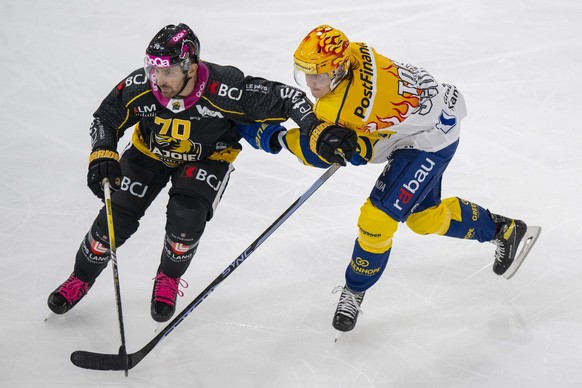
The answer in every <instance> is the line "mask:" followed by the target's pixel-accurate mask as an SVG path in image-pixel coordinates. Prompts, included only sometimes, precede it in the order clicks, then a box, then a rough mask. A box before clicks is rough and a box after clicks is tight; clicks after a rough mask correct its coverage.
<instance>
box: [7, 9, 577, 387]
mask: <svg viewBox="0 0 582 388" xmlns="http://www.w3.org/2000/svg"><path fill="white" fill-rule="evenodd" d="M581 20H582V3H580V2H578V1H574V0H552V1H550V0H515V1H506V0H487V1H485V0H463V1H461V0H448V1H447V0H435V1H428V0H416V1H404V0H400V1H393V0H376V1H359V2H354V1H345V0H336V1H333V2H331V1H318V2H311V1H305V0H296V1H285V2H277V1H267V0H259V1H234V0H230V1H220V0H218V1H214V2H203V1H183V0H175V1H172V2H164V1H150V0H142V1H137V0H130V1H119V0H118V1H111V0H100V1H94V0H92V1H71V0H68V1H67V0H54V1H39V0H36V1H33V0H18V1H14V0H5V1H3V2H2V4H1V5H0V63H1V65H2V66H1V70H0V102H1V106H2V108H1V109H0V125H1V132H0V133H1V139H2V141H1V142H0V177H1V179H0V199H1V201H0V349H1V350H0V386H1V387H6V388H19V387H51V388H52V387H59V388H68V387H75V388H78V387H220V388H222V387H253V388H257V387H269V388H270V387H278V388H287V387H293V388H294V387H310V388H311V387H333V388H335V387H357V388H360V387H378V388H380V387H413V388H416V387H447V388H453V387H459V388H465V387H471V388H479V387H528V388H531V387H536V388H537V387H552V388H553V387H581V386H582V281H581V278H582V255H581V254H580V252H579V251H580V249H581V246H582V227H581V226H580V225H581V224H582V211H581V210H580V206H579V198H580V194H582V178H581V175H582V152H581V149H582V131H581V128H580V120H579V119H577V118H576V117H578V116H579V115H580V109H579V107H578V105H579V104H578V99H579V95H580V93H581V92H582V67H581V63H582V38H581V34H582V23H581ZM177 22H185V23H188V24H189V25H190V26H192V27H193V29H194V30H195V31H196V33H197V34H198V36H199V38H200V40H201V42H202V57H203V58H204V59H205V60H209V61H213V62H217V63H221V64H233V65H236V66H238V67H240V68H241V69H242V70H244V71H245V72H246V73H248V74H253V75H258V76H263V77H267V78H271V79H276V80H280V81H283V82H286V83H290V84H292V83H293V79H292V66H291V56H292V53H293V51H294V49H295V47H296V45H297V44H298V43H299V41H300V40H301V39H302V37H303V36H304V35H305V34H306V33H307V32H308V31H309V30H310V29H311V28H312V27H314V26H316V25H318V24H322V23H329V24H332V25H334V26H336V27H338V28H340V29H342V30H344V32H346V34H347V35H348V36H349V37H350V38H351V39H352V40H354V41H358V40H359V41H367V42H369V43H371V44H372V45H374V46H375V47H376V48H377V49H378V50H379V51H380V52H382V53H384V54H385V55H387V56H390V57H392V58H394V59H396V60H399V61H402V62H411V63H413V64H416V65H418V66H422V67H425V68H426V69H428V70H429V71H430V72H431V73H432V74H433V75H434V76H435V77H436V78H437V79H438V80H439V81H441V82H447V83H453V84H456V85H457V86H458V87H459V88H460V89H461V90H462V92H463V93H464V95H465V98H466V100H467V103H468V109H469V116H468V117H467V118H466V120H464V122H463V132H462V141H461V145H460V147H459V150H458V152H457V155H456V158H455V159H454V161H453V162H452V164H451V165H450V167H449V169H448V172H447V174H446V175H445V179H444V186H443V195H444V196H445V197H446V196H452V195H457V196H460V197H464V198H466V199H469V200H472V201H474V202H476V203H478V204H480V205H482V206H484V207H488V208H490V209H491V210H493V211H495V212H498V213H501V214H505V215H509V216H514V217H520V218H523V219H525V220H526V221H527V222H528V223H530V224H537V225H541V226H542V227H543V232H542V235H541V237H540V239H539V241H538V244H537V245H536V247H535V248H534V250H533V251H532V253H531V255H530V257H529V258H528V259H527V260H526V262H525V263H524V265H523V266H522V267H521V269H520V271H519V272H518V273H517V274H516V276H515V277H514V278H513V279H511V280H510V281H507V280H505V279H503V278H501V277H497V276H496V275H494V274H493V273H492V271H491V263H492V257H493V250H494V247H493V246H492V245H490V244H478V243H476V242H468V241H461V240H455V239H447V238H441V237H435V236H428V237H423V236H418V235H414V234H413V233H412V232H410V231H409V230H408V229H407V228H406V226H401V228H400V230H399V231H398V233H397V236H396V239H395V244H394V248H393V252H392V256H391V258H390V264H389V266H388V269H387V271H386V272H385V274H384V276H383V278H382V279H381V280H380V282H379V283H378V284H377V285H376V286H375V287H374V288H373V289H371V290H370V291H369V292H368V294H367V295H366V300H365V302H364V305H363V308H364V311H365V314H364V315H363V316H362V317H361V319H360V321H359V322H358V326H357V328H356V330H355V331H353V332H351V333H349V334H345V335H343V336H342V337H341V338H340V340H339V341H338V342H337V343H335V344H334V342H333V339H334V336H335V332H334V330H333V329H332V327H331V324H330V322H331V318H332V314H333V311H334V308H335V304H336V301H337V294H336V295H332V294H331V290H332V289H333V288H334V287H335V286H337V285H341V284H343V281H344V280H343V273H344V270H345V267H346V265H347V263H348V260H349V256H350V253H351V249H352V244H353V240H354V238H355V236H356V233H357V228H356V219H357V216H358V210H359V207H360V205H361V204H362V203H363V200H364V198H365V197H366V195H367V194H368V193H369V191H370V190H371V188H372V185H373V183H374V181H375V178H376V176H377V175H378V174H379V173H380V171H381V168H382V166H368V167H348V168H345V169H342V170H340V171H339V172H338V173H337V174H336V175H335V176H333V177H332V178H331V179H330V181H328V182H327V183H326V184H325V185H324V186H323V187H322V188H321V190H320V191H318V192H317V193H316V194H315V195H314V196H313V197H312V198H311V199H310V200H309V201H308V202H307V203H306V204H305V205H304V206H303V207H302V208H301V209H299V210H298V211H297V213H296V214H295V215H293V216H292V218H291V219H289V220H288V221H287V222H286V223H285V224H284V225H283V226H282V227H281V228H280V229H279V230H278V231H277V232H276V233H275V234H274V235H273V236H272V237H271V238H269V239H268V240H267V241H266V242H265V243H264V245H263V246H261V247H260V248H259V249H258V250H257V251H256V252H255V253H254V254H253V255H252V256H251V257H250V258H249V259H248V260H247V261H246V262H245V263H244V264H243V265H242V266H241V267H240V268H239V269H238V270H237V271H236V272H235V273H233V275H232V276H230V277H229V278H228V279H227V280H226V281H224V282H223V283H222V284H221V285H220V287H218V288H217V290H216V291H215V292H214V293H212V294H211V295H210V296H209V297H208V299H206V300H205V301H204V302H203V303H202V304H201V305H200V306H199V307H198V308H197V309H196V310H194V311H193V312H192V314H191V315H190V316H189V317H188V318H187V319H186V320H185V321H183V322H182V324H181V325H180V326H178V328H176V329H175V330H174V331H173V332H172V333H171V334H170V336H168V337H167V338H166V339H165V340H164V341H162V342H161V343H160V344H159V345H158V346H157V347H156V348H155V349H154V350H153V351H152V352H151V353H150V354H149V355H148V356H147V357H146V358H145V359H144V360H143V361H142V362H141V363H140V364H139V365H137V366H136V367H135V368H134V369H132V370H131V371H130V374H129V377H128V378H126V377H124V376H123V373H120V372H99V371H88V370H83V369H79V368H76V367H75V366H73V365H72V364H71V362H70V361H69V356H70V353H71V352H73V351H75V350H79V349H82V350H91V351H100V352H108V353H109V352H116V350H117V349H118V347H119V330H118V324H117V313H116V309H115V302H114V293H113V281H112V275H111V269H110V268H108V269H107V270H106V271H105V272H104V273H103V275H102V276H101V277H100V278H99V280H98V281H97V283H95V286H94V287H93V289H92V290H91V292H90V294H89V295H88V296H87V298H86V299H85V300H83V302H82V303H80V304H79V305H78V306H77V307H75V309H74V310H72V311H71V312H70V313H68V314H66V315H65V316H62V317H52V318H51V319H49V320H48V321H47V322H44V318H45V317H46V316H47V314H48V308H47V306H46V298H47V296H48V294H49V293H50V292H51V291H53V289H54V288H55V287H56V286H57V285H58V284H60V283H61V282H62V281H63V280H64V279H66V277H67V276H68V275H69V273H70V272H71V269H72V265H73V259H74V254H75V252H76V250H77V248H78V246H79V243H80V241H81V239H82V238H83V236H84V234H85V233H86V231H87V230H88V228H89V227H90V225H91V223H92V221H93V219H94V217H95V215H96V213H97V211H98V209H99V208H100V203H99V202H98V201H97V200H96V199H95V198H94V197H93V195H92V194H91V192H90V191H89V190H88V189H87V188H86V186H85V174H86V164H87V156H88V152H89V135H88V126H89V123H90V121H91V115H92V113H93V111H94V110H95V109H96V107H97V106H98V104H99V103H100V102H101V100H102V99H103V98H104V97H105V95H106V94H107V93H108V92H109V90H110V89H111V88H112V87H113V86H114V85H115V84H116V83H117V82H118V81H120V80H121V79H122V78H123V77H124V76H125V75H127V74H129V73H130V72H131V71H132V70H133V69H135V68H137V67H139V66H140V65H141V63H142V58H143V52H144V50H145V47H146V45H147V43H148V42H149V40H150V39H151V37H152V36H153V35H154V34H155V33H156V32H157V31H158V30H159V28H161V27H162V26H163V25H165V24H168V23H177ZM127 138H128V135H126V137H125V138H124V139H122V142H126V141H127V140H128V139H127ZM236 168H237V171H236V173H235V174H233V176H232V179H231V182H230V185H229V188H228V190H227V192H226V194H225V196H224V198H223V201H222V203H221V205H220V207H219V209H218V211H217V213H216V216H215V218H214V219H213V220H212V222H211V223H210V224H209V225H208V227H207V230H206V233H205V235H204V237H203V240H202V243H201V245H200V248H199V250H198V254H197V256H196V258H195V260H194V262H193V263H192V265H191V267H190V269H189V270H188V272H187V274H186V276H185V278H186V280H187V281H188V282H189V284H190V287H189V288H188V289H186V295H185V297H184V298H182V299H180V301H179V305H178V309H179V310H180V309H181V308H183V307H184V306H186V304H187V303H188V302H189V301H191V300H192V299H193V298H194V297H195V296H196V295H198V293H199V292H200V291H201V290H203V289H204V288H205V287H206V285H208V284H209V283H210V282H211V281H212V280H213V279H214V278H215V277H216V276H217V275H218V274H219V273H221V272H222V270H223V269H224V268H226V267H227V266H228V264H229V263H230V262H231V261H232V260H233V259H234V258H236V257H237V256H238V255H239V254H240V253H241V252H242V251H243V250H244V249H245V248H246V247H247V246H248V245H249V244H250V243H251V242H252V241H253V240H254V239H255V238H256V237H257V236H258V235H259V234H260V233H261V232H262V231H263V230H264V229H265V228H267V227H268V226H269V225H270V224H271V223H272V222H273V221H274V220H275V219H276V218H277V217H278V215H279V214H281V213H282V212H283V211H284V210H285V209H286V208H287V207H288V206H289V205H290V204H291V203H292V202H293V201H294V200H295V199H296V198H297V197H298V196H299V195H301V194H302V193H303V192H304V191H305V190H306V189H307V188H308V187H309V186H310V185H311V183H312V182H313V181H314V180H315V179H316V178H317V177H318V176H319V175H321V173H322V171H321V170H316V169H309V168H307V167H303V166H302V165H300V164H299V163H298V162H296V160H295V159H294V158H293V157H292V156H290V155H289V154H281V155H279V156H272V155H268V154H265V153H262V152H260V151H256V150H253V149H251V147H250V146H246V147H245V151H244V152H243V153H242V154H241V156H240V157H239V159H238V160H237V162H236ZM165 204H166V193H165V192H164V193H162V195H160V197H159V199H158V200H157V201H156V202H155V203H154V204H153V205H152V207H151V208H150V209H149V210H148V212H147V214H146V216H145V217H144V219H143V220H142V225H141V228H140V229H139V231H138V232H137V233H136V234H135V235H134V236H133V237H132V239H131V240H129V242H127V244H126V245H124V246H123V247H121V248H120V249H119V251H118V257H119V270H120V277H121V290H122V297H123V309H124V313H125V327H126V334H127V346H128V350H129V351H130V352H134V351H136V350H138V349H139V348H141V347H142V346H143V345H145V344H146V343H147V342H148V341H149V340H150V339H151V338H153V336H154V335H155V333H154V330H155V328H156V325H155V324H154V322H153V321H152V320H151V318H150V316H149V302H150V295H151V287H152V281H151V279H152V277H153V275H154V273H155V270H156V268H157V265H158V260H159V255H160V249H161V242H162V237H163V227H164V222H165Z"/></svg>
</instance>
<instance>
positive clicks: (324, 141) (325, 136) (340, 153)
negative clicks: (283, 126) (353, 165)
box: [309, 123, 358, 166]
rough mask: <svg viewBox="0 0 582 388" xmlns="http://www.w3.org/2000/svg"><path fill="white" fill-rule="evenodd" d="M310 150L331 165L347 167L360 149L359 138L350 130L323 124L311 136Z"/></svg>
mask: <svg viewBox="0 0 582 388" xmlns="http://www.w3.org/2000/svg"><path fill="white" fill-rule="evenodd" d="M309 148H310V149H311V151H313V152H315V153H316V154H318V155H319V156H321V157H322V158H323V159H325V160H326V161H328V162H329V163H338V164H340V165H342V166H345V165H346V161H347V160H350V159H351V158H352V156H354V153H356V151H357V148H358V136H357V135H356V133H355V132H354V131H352V130H351V129H348V128H344V127H339V126H337V125H333V124H330V123H321V124H319V125H318V126H316V127H315V128H313V130H312V131H311V133H310V134H309Z"/></svg>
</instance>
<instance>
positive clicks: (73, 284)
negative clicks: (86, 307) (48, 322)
mask: <svg viewBox="0 0 582 388" xmlns="http://www.w3.org/2000/svg"><path fill="white" fill-rule="evenodd" d="M92 285H93V283H91V284H89V283H87V282H84V281H82V280H80V279H79V278H77V277H76V276H75V274H71V276H69V278H68V279H67V280H65V282H64V283H63V284H61V285H60V286H59V288H57V289H56V290H55V291H54V292H53V293H52V294H50V295H49V297H48V301H47V303H48V307H49V308H50V309H51V310H52V312H54V313H55V314H64V313H66V312H67V311H69V310H70V309H72V308H73V307H75V305H76V304H77V303H79V301H80V300H81V299H83V297H84V296H85V295H87V292H89V289H90V288H91V286H92Z"/></svg>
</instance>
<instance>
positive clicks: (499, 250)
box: [491, 213, 541, 279]
mask: <svg viewBox="0 0 582 388" xmlns="http://www.w3.org/2000/svg"><path fill="white" fill-rule="evenodd" d="M491 218H492V219H493V222H495V224H496V225H497V232H496V233H495V236H494V237H493V240H492V241H491V242H492V243H494V244H495V245H496V246H497V247H496V248H495V261H494V262H493V272H495V273H496V274H497V275H503V277H505V278H506V279H510V278H511V277H512V276H513V275H514V274H515V272H517V270H518V269H519V267H520V266H521V263H522V262H523V260H524V259H525V257H526V256H527V254H528V253H529V251H530V249H531V248H532V246H533V244H534V243H535V242H536V240H537V238H538V237H539V235H540V233H541V228H540V227H539V226H529V227H528V226H527V225H526V224H525V222H523V221H521V220H514V219H511V218H507V217H503V216H500V215H497V214H493V213H491ZM520 245H521V250H519V248H520Z"/></svg>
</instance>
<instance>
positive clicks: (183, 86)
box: [173, 76, 192, 98]
mask: <svg viewBox="0 0 582 388" xmlns="http://www.w3.org/2000/svg"><path fill="white" fill-rule="evenodd" d="M191 79H192V77H188V76H185V77H184V84H183V85H182V87H181V88H180V90H179V91H178V93H176V95H175V96H174V97H173V98H176V97H182V96H180V93H182V91H183V90H184V88H186V85H188V82H190V80H191ZM182 98H183V97H182Z"/></svg>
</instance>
